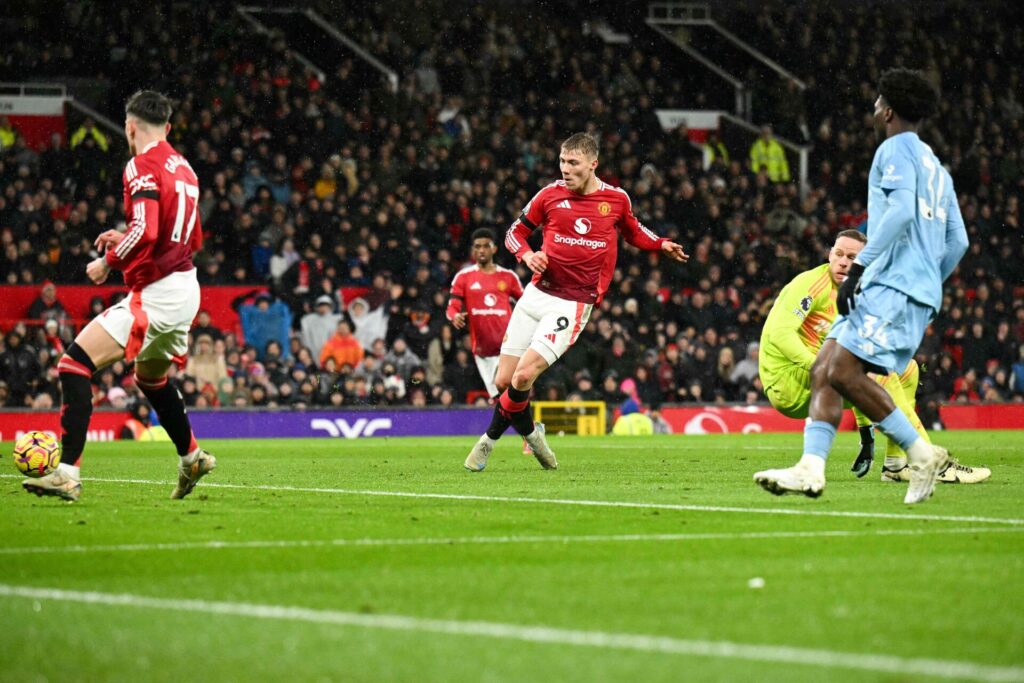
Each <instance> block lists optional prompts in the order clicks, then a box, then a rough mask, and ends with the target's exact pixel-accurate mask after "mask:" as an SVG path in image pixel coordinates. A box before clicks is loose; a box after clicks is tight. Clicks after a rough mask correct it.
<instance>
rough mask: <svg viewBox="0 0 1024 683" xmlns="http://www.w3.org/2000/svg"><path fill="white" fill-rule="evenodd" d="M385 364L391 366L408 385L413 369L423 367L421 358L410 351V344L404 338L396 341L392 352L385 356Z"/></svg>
mask: <svg viewBox="0 0 1024 683" xmlns="http://www.w3.org/2000/svg"><path fill="white" fill-rule="evenodd" d="M384 363H385V364H391V365H392V366H393V367H394V368H395V370H396V372H397V374H398V375H399V376H400V377H401V378H402V379H403V380H404V381H405V382H406V383H408V382H409V378H410V376H411V375H412V371H413V368H417V367H420V366H421V365H422V361H421V360H420V358H419V357H418V356H417V355H416V354H415V353H413V352H412V351H411V350H410V349H409V346H408V344H406V343H405V339H404V338H402V337H398V338H396V339H395V342H394V344H392V345H391V350H390V351H388V352H387V354H385V356H384Z"/></svg>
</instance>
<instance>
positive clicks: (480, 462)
mask: <svg viewBox="0 0 1024 683" xmlns="http://www.w3.org/2000/svg"><path fill="white" fill-rule="evenodd" d="M493 450H494V441H492V440H491V439H490V438H489V437H488V436H487V435H486V434H484V435H483V436H481V437H480V440H479V441H477V442H476V443H475V444H473V450H471V451H470V452H469V455H468V456H466V462H464V463H462V466H463V467H465V468H466V469H467V470H469V471H470V472H482V471H483V469H484V468H485V467H487V458H489V457H491V451H493Z"/></svg>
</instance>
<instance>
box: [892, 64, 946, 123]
mask: <svg viewBox="0 0 1024 683" xmlns="http://www.w3.org/2000/svg"><path fill="white" fill-rule="evenodd" d="M878 94H879V95H881V96H882V99H883V100H884V101H885V103H886V104H887V105H888V106H890V107H892V110H893V111H895V112H896V114H897V115H898V116H899V117H900V118H901V119H903V120H904V121H907V122H909V123H917V122H918V121H920V120H921V119H925V118H928V117H929V116H931V115H932V113H933V112H934V111H935V108H936V106H937V105H938V102H939V93H938V92H936V90H935V87H934V86H933V85H932V84H931V82H930V81H929V80H928V79H927V78H925V77H924V74H922V73H921V72H920V71H914V70H913V69H889V70H888V71H886V72H885V73H883V74H882V77H881V78H880V79H878Z"/></svg>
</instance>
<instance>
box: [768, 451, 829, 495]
mask: <svg viewBox="0 0 1024 683" xmlns="http://www.w3.org/2000/svg"><path fill="white" fill-rule="evenodd" d="M805 457H808V456H805ZM811 457H813V456H811ZM823 469H824V468H822V470H823ZM754 481H755V482H757V483H758V484H760V485H761V488H763V489H764V490H765V491H768V492H769V493H774V494H775V495H776V496H781V495H784V494H787V493H802V494H803V495H805V496H807V497H808V498H817V497H818V496H820V495H821V494H822V492H823V491H824V490H825V474H824V472H823V471H820V472H819V471H817V470H816V469H815V468H812V467H811V466H809V465H808V464H807V463H806V462H804V461H803V460H801V461H800V462H798V463H797V464H795V465H793V466H792V467H787V468H785V469H778V470H764V471H762V472H758V473H756V474H755V475H754Z"/></svg>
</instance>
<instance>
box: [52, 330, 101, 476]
mask: <svg viewBox="0 0 1024 683" xmlns="http://www.w3.org/2000/svg"><path fill="white" fill-rule="evenodd" d="M57 369H58V372H59V376H60V389H61V411H60V429H61V432H62V434H61V438H60V446H61V452H60V461H61V463H63V464H66V465H74V464H75V463H76V462H78V459H79V458H81V457H82V451H83V450H85V436H86V432H88V431H89V419H90V418H91V417H92V373H94V372H96V364H95V363H93V362H92V359H91V358H89V355H88V354H87V353H86V352H85V351H84V350H83V349H82V347H81V346H79V345H78V344H71V346H69V347H68V350H67V351H65V352H64V356H63V357H62V358H61V359H60V361H59V362H58V364H57Z"/></svg>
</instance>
